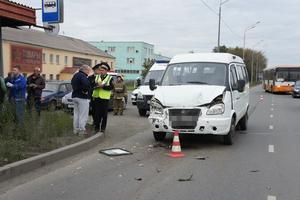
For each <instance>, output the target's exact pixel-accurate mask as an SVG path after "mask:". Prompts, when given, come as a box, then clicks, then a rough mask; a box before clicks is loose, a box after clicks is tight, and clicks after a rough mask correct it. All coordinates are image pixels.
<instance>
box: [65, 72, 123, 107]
mask: <svg viewBox="0 0 300 200" xmlns="http://www.w3.org/2000/svg"><path fill="white" fill-rule="evenodd" d="M108 74H109V75H110V76H112V78H113V80H114V81H116V80H117V75H118V73H114V72H108ZM71 88H72V86H71ZM62 104H63V106H64V108H66V109H67V110H69V109H71V110H72V109H73V108H74V104H73V99H72V90H71V92H69V93H68V94H66V95H65V96H64V97H63V98H62ZM126 105H127V102H125V101H124V109H126ZM108 110H109V111H111V110H113V98H112V96H111V98H110V100H109V104H108Z"/></svg>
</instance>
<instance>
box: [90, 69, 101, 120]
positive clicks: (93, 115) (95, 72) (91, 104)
mask: <svg viewBox="0 0 300 200" xmlns="http://www.w3.org/2000/svg"><path fill="white" fill-rule="evenodd" d="M92 69H93V72H94V73H93V74H92V75H90V76H89V77H88V80H89V82H90V85H91V92H90V93H91V97H90V98H91V101H90V108H91V109H90V112H89V114H90V115H91V116H92V119H93V124H95V123H94V122H95V113H94V112H93V111H94V109H93V104H94V99H93V98H92V94H93V90H94V88H95V87H96V82H95V80H96V75H100V64H96V65H95V66H94V67H93V68H92ZM88 121H89V120H88Z"/></svg>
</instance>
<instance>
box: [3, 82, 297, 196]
mask: <svg viewBox="0 0 300 200" xmlns="http://www.w3.org/2000/svg"><path fill="white" fill-rule="evenodd" d="M299 114H300V99H293V98H292V97H291V96H290V95H273V94H269V93H265V92H263V91H262V90H261V88H260V87H256V88H254V89H252V92H251V108H250V119H249V127H248V131H247V132H238V134H237V135H236V137H235V138H234V145H233V146H225V145H223V144H221V140H220V138H217V137H207V136H205V137H204V136H192V137H191V136H188V137H187V136H182V137H181V143H182V150H183V152H184V153H185V155H186V156H185V157H184V158H180V159H174V158H170V157H169V156H168V155H167V154H168V153H169V152H170V149H169V145H170V144H171V138H170V137H169V138H168V139H167V140H166V142H164V143H156V142H155V141H154V140H153V138H152V133H151V130H150V129H149V127H150V126H149V125H148V124H147V123H148V122H147V119H146V118H139V117H138V115H137V112H136V110H134V108H132V107H131V108H130V107H129V108H128V111H127V118H121V117H120V116H116V117H115V116H111V119H110V120H112V119H113V118H115V119H117V120H114V121H115V122H116V121H118V123H119V125H118V126H116V125H114V124H113V123H110V127H109V128H110V129H108V130H110V131H108V132H107V136H106V139H105V141H104V142H103V143H102V144H100V145H99V146H98V147H97V149H93V150H91V151H89V152H88V153H85V154H83V155H84V156H81V157H80V158H77V159H75V160H73V161H72V162H65V163H64V164H62V165H61V166H60V167H59V168H57V169H56V170H50V171H49V172H47V173H46V174H41V173H40V174H39V175H35V176H34V177H35V178H31V179H28V180H26V181H25V180H22V181H20V182H22V183H23V184H19V185H18V184H16V180H14V181H15V184H11V183H9V182H8V183H6V185H14V186H13V187H8V188H7V190H5V191H4V190H2V191H1V190H0V191H1V192H2V194H1V196H0V199H5V200H6V199H7V200H17V199H30V200H40V199H51V200H52V199H64V200H71V199H72V200H82V199H85V200H99V199H101V200H119V199H120V200H124V199H128V200H132V199H142V200H146V199H149V200H150V199H159V200H163V199H172V200H173V199H174V200H177V199H178V200H181V199H185V200H189V199H203V200H248V199H249V200H254V199H255V200H264V199H267V200H279V199H282V200H300V190H299V188H300V173H299V170H300V148H299V146H300V145H299V142H300V131H299V130H300V123H299ZM117 117H118V118H117ZM126 120H129V121H130V123H129V125H127V124H128V123H126V122H125V121H126ZM129 121H127V122H129ZM131 129H133V131H129V130H131ZM115 130H119V132H115ZM128 131H129V133H128ZM121 133H123V134H124V135H121ZM112 146H113V147H122V148H125V149H128V150H130V151H132V152H133V154H132V155H129V156H122V157H113V158H112V157H108V156H105V155H102V154H99V153H98V152H97V150H99V149H101V148H106V147H112ZM197 158H198V159H197ZM199 158H200V159H199ZM191 176H192V178H191V180H190V181H179V179H182V180H183V179H188V178H189V177H191ZM23 179H24V178H23ZM0 186H1V185H0Z"/></svg>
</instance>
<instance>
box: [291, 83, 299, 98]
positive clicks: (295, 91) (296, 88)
mask: <svg viewBox="0 0 300 200" xmlns="http://www.w3.org/2000/svg"><path fill="white" fill-rule="evenodd" d="M292 96H293V97H294V98H296V97H300V80H299V81H296V82H295V85H294V87H293V90H292Z"/></svg>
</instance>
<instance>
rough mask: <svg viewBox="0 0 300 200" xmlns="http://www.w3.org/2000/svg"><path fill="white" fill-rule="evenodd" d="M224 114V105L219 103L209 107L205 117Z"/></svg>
mask: <svg viewBox="0 0 300 200" xmlns="http://www.w3.org/2000/svg"><path fill="white" fill-rule="evenodd" d="M224 112H225V105H224V104H223V103H219V104H216V105H213V106H211V107H210V108H209V109H208V110H207V112H206V114H207V115H221V114H223V113H224Z"/></svg>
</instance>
